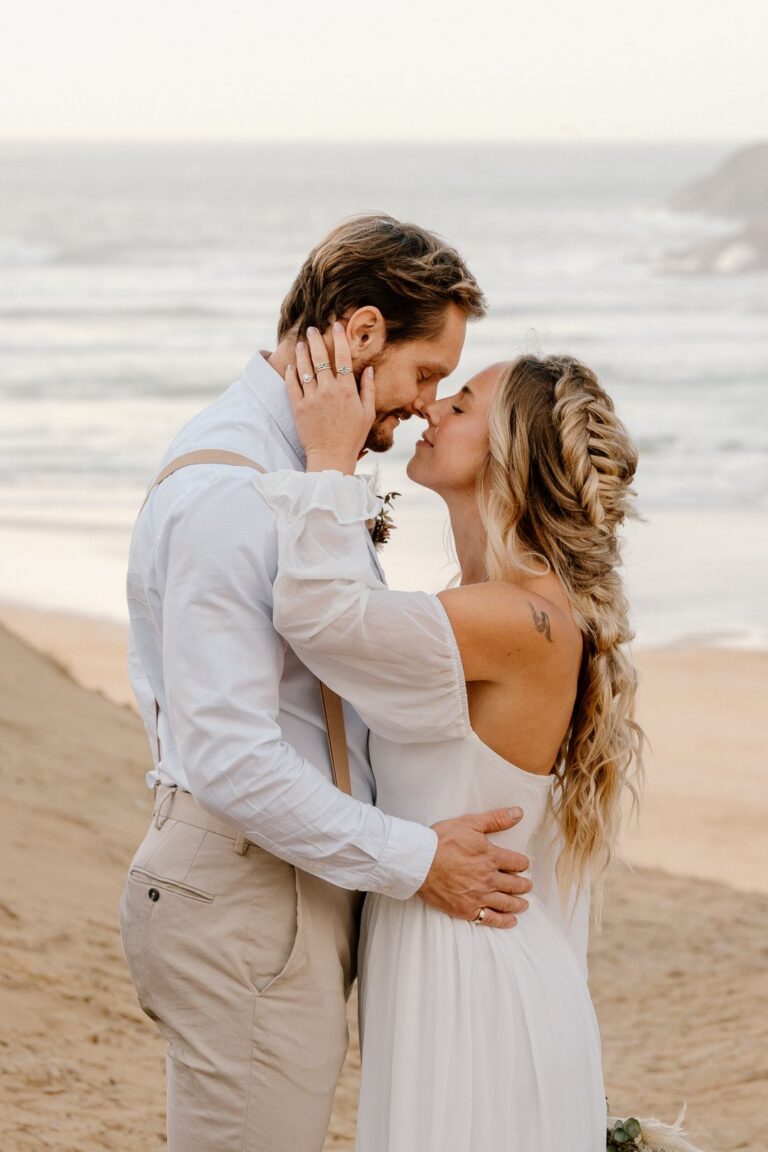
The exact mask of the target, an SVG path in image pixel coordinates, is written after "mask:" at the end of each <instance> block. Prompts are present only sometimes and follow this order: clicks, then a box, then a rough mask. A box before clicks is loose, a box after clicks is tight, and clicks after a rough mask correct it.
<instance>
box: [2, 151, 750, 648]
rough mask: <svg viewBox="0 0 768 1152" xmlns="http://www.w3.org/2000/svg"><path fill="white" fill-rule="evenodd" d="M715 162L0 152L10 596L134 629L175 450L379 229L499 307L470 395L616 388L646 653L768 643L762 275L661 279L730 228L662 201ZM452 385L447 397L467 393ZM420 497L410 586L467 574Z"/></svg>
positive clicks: (395, 543)
mask: <svg viewBox="0 0 768 1152" xmlns="http://www.w3.org/2000/svg"><path fill="white" fill-rule="evenodd" d="M728 151H729V149H728V148H727V147H725V146H723V145H711V146H703V145H695V146H693V145H691V146H680V145H674V146H671V145H664V146H655V145H642V146H635V145H633V146H607V145H601V146H584V145H562V146H551V145H548V146H546V147H545V146H513V145H509V146H498V145H493V146H490V145H488V146H482V147H480V146H478V147H470V146H453V147H448V146H434V147H424V146H421V145H419V146H418V147H416V146H414V147H398V146H387V147H379V148H364V147H352V146H344V147H341V146H339V147H318V146H313V147H296V146H291V147H277V146H269V147H265V146H257V145H248V146H246V145H208V146H206V145H188V144H183V145H182V144H177V145H161V144H152V145H138V144H136V145H124V144H121V145H119V146H117V145H105V144H99V145H96V144H93V145H67V146H64V145H40V144H36V145H3V146H2V147H0V402H1V405H2V419H1V420H0V598H6V599H13V600H17V601H22V602H26V603H31V604H38V605H42V606H47V607H59V608H67V609H73V610H78V611H86V612H92V613H96V614H100V615H107V616H113V617H116V618H125V614H126V613H125V606H124V568H125V559H126V554H127V547H128V540H129V536H130V529H131V525H132V522H133V518H134V516H135V514H136V511H137V509H138V506H139V504H140V503H141V499H142V495H143V491H144V489H145V487H146V485H147V483H148V482H149V480H150V479H151V478H152V475H153V474H154V472H155V469H156V464H157V461H158V459H159V458H160V456H161V454H162V452H163V451H164V449H165V446H166V444H167V442H168V440H169V439H170V437H171V436H172V435H173V433H174V432H175V431H176V429H177V428H178V427H179V426H180V425H181V424H182V423H183V422H184V421H186V420H187V419H188V418H189V417H190V416H191V415H192V414H193V413H194V412H196V411H197V410H198V409H199V408H201V407H203V406H204V405H205V404H206V403H207V402H208V401H209V400H210V399H212V398H213V397H215V396H216V395H217V394H218V393H219V392H221V391H222V390H223V389H224V388H225V387H226V386H227V385H228V384H229V383H230V382H231V381H232V380H233V379H235V378H236V377H237V376H238V375H239V373H240V371H241V369H242V366H243V365H244V363H245V362H246V361H247V359H248V358H249V357H250V355H251V354H252V353H253V352H254V351H255V350H256V349H258V348H264V347H271V346H272V345H273V343H274V327H275V320H276V317H277V312H278V308H279V304H280V301H281V299H282V296H283V295H284V293H285V291H286V289H287V288H288V286H289V285H290V282H291V280H292V278H293V276H294V274H295V272H296V270H297V268H298V266H299V264H300V262H301V260H302V258H303V256H304V255H305V253H306V251H307V249H308V248H309V247H310V246H311V245H312V244H313V243H314V242H315V241H316V240H317V239H318V238H319V237H320V236H321V235H322V234H323V233H324V232H325V231H326V230H327V228H329V227H330V226H331V225H332V224H333V223H335V222H336V221H337V220H338V219H340V218H341V217H343V216H345V215H348V214H350V213H352V212H358V211H367V210H374V209H378V210H384V211H388V212H391V213H394V214H395V215H399V216H401V217H404V218H411V219H415V220H417V221H418V222H420V223H422V224H424V225H426V226H428V227H431V228H434V229H435V230H437V231H439V232H441V233H442V234H444V235H445V236H447V237H448V238H449V239H450V240H451V241H452V242H453V243H455V244H456V245H457V246H458V247H459V248H460V249H461V250H462V252H463V253H464V255H465V256H466V258H467V260H468V261H469V263H470V266H471V267H472V268H473V270H474V272H475V274H476V275H477V277H478V279H479V280H480V282H481V284H482V285H483V287H484V288H485V290H486V292H487V295H488V297H489V300H490V305H491V311H490V315H489V317H488V319H487V320H485V321H484V322H482V323H481V324H478V325H473V326H472V327H471V328H470V332H469V336H468V339H467V344H466V348H465V354H464V357H463V360H462V364H461V367H460V369H459V371H458V372H457V373H456V377H455V380H463V379H466V378H468V377H469V376H471V375H472V374H473V373H474V372H476V371H477V370H478V369H479V368H481V367H482V366H484V365H485V364H488V363H489V362H491V361H493V360H497V359H500V358H508V357H510V356H512V355H514V354H516V353H517V352H519V351H523V350H534V351H539V352H551V351H569V352H573V353H575V354H577V355H579V356H581V357H583V358H584V359H585V360H586V361H587V362H588V363H589V364H591V365H592V366H593V367H594V368H595V369H596V370H597V371H598V373H599V374H600V375H601V377H602V379H603V381H604V382H605V384H606V385H607V386H608V388H609V390H610V391H611V393H612V395H613V396H614V398H615V401H616V404H617V407H618V409H619V412H620V414H621V415H622V416H623V418H624V420H625V421H626V423H627V424H628V425H629V427H630V429H631V431H632V432H633V434H634V436H635V437H636V440H637V442H638V444H639V447H640V452H641V465H640V469H639V472H638V477H637V491H638V508H639V511H640V512H641V514H642V516H643V521H642V522H638V523H634V524H632V525H631V526H630V527H629V528H628V530H627V534H626V536H627V538H626V552H625V557H626V578H627V582H628V585H629V589H630V594H631V598H632V604H633V616H634V624H635V628H636V631H637V638H638V642H639V643H640V644H646V645H648V644H666V643H674V642H680V641H684V642H690V643H714V644H726V645H735V646H760V647H764V646H766V645H768V610H767V609H766V597H765V578H764V572H765V571H766V566H767V562H768V532H767V531H766V529H767V527H768V276H761V275H756V274H755V275H747V276H739V277H726V276H720V277H716V276H713V277H710V276H695V277H694V276H690V277H681V276H673V275H667V274H665V272H664V266H665V259H666V257H667V256H668V254H669V253H670V252H674V251H677V250H680V249H684V248H686V247H687V246H689V245H695V244H696V243H699V242H701V241H702V240H703V239H705V238H706V237H708V236H710V235H712V234H714V233H717V232H718V231H723V230H724V229H727V228H728V227H732V226H729V225H727V224H725V223H723V222H717V221H711V220H704V219H700V218H695V217H685V216H678V215H674V214H672V213H670V212H669V211H668V210H667V209H666V208H665V203H666V201H667V198H668V197H669V195H670V194H671V193H672V192H673V191H674V190H675V189H676V188H678V187H679V186H680V185H681V184H683V183H685V182H686V181H688V180H689V179H692V178H694V177H696V176H698V175H700V174H702V173H704V172H706V171H708V170H710V169H711V168H712V166H713V165H715V164H716V163H718V162H719V161H720V160H721V159H722V158H723V157H724V156H725V155H726V154H727V153H728ZM454 383H455V381H453V380H452V381H451V382H448V383H447V384H446V385H445V387H446V388H449V387H452V386H453V384H454ZM411 424H412V425H413V426H409V425H407V424H406V425H404V426H403V427H402V428H401V430H400V432H399V438H398V441H397V445H396V447H395V449H394V451H393V452H392V453H390V454H389V455H388V456H387V457H382V458H380V460H379V467H380V471H381V482H382V484H383V485H385V486H386V487H387V488H388V489H389V488H396V489H398V490H400V491H401V492H402V496H401V498H400V500H399V501H398V503H397V506H396V519H397V522H398V525H399V527H398V531H397V532H396V533H395V534H394V535H393V537H392V540H391V542H390V543H389V544H388V545H387V547H386V550H385V552H384V554H383V560H384V563H385V567H386V568H387V571H388V574H389V576H390V580H391V582H392V583H393V585H396V586H400V587H411V588H413V587H428V588H430V589H436V588H438V587H440V586H441V585H442V584H444V583H445V582H446V581H447V579H448V578H449V577H450V575H451V573H452V571H453V569H452V566H451V564H450V562H449V561H448V559H447V557H446V549H445V522H446V518H445V515H444V512H443V510H442V506H441V504H440V502H439V501H438V500H437V499H436V498H435V497H434V496H432V495H431V494H430V493H427V492H424V491H422V490H420V489H418V488H416V487H415V486H414V485H411V484H410V483H409V482H407V481H406V480H405V479H404V478H403V474H402V469H403V466H404V463H405V461H406V460H407V458H408V456H409V455H410V453H411V450H412V445H413V442H414V440H415V439H416V438H417V436H418V429H417V428H416V427H415V424H416V422H414V421H412V422H411Z"/></svg>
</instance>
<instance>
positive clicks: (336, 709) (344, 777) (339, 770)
mask: <svg viewBox="0 0 768 1152" xmlns="http://www.w3.org/2000/svg"><path fill="white" fill-rule="evenodd" d="M189 464H232V465H235V466H238V467H241V468H255V469H256V471H257V472H266V468H263V467H262V466H261V464H257V463H256V461H255V460H250V459H249V458H248V457H247V456H241V455H240V453H239V452H225V451H224V450H223V449H221V450H220V449H218V448H201V449H200V450H199V451H197V452H187V453H185V455H183V456H177V457H176V459H175V460H171V462H170V464H166V466H165V468H163V470H162V472H160V473H159V475H158V476H156V477H155V479H154V480H153V481H152V483H151V484H150V486H149V488H148V489H147V494H146V496H145V497H144V504H146V502H147V500H149V497H150V493H151V492H152V490H153V489H154V488H156V487H157V485H158V484H162V482H163V480H165V479H166V478H167V477H168V476H171V475H173V473H174V472H176V471H177V470H178V469H179V468H186V467H187V465H189ZM144 504H142V506H141V508H143V507H144ZM141 508H140V509H139V511H141ZM320 693H321V696H322V700H323V715H324V717H325V731H326V734H327V736H328V751H329V752H330V756H331V771H332V772H333V782H334V784H335V785H336V787H337V788H338V789H340V791H342V792H346V793H347V795H348V796H351V795H352V782H351V780H350V775H349V754H348V752H347V731H346V727H345V725H344V709H343V707H342V703H341V697H340V696H337V694H336V693H335V692H333V691H332V690H331V689H330V688H329V687H328V685H327V684H323V683H321V684H320ZM159 716H160V705H159V704H158V702H157V700H155V725H156V726H157V721H158V719H159ZM157 752H158V757H159V755H160V740H159V738H158V742H157Z"/></svg>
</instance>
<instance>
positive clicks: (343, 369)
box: [339, 364, 352, 376]
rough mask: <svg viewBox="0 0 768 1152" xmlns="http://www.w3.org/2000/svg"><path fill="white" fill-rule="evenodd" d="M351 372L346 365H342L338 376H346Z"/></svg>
mask: <svg viewBox="0 0 768 1152" xmlns="http://www.w3.org/2000/svg"><path fill="white" fill-rule="evenodd" d="M351 371H352V369H351V368H348V367H347V365H346V364H344V365H343V366H342V367H341V368H339V375H340V376H348V375H349V373H350V372H351Z"/></svg>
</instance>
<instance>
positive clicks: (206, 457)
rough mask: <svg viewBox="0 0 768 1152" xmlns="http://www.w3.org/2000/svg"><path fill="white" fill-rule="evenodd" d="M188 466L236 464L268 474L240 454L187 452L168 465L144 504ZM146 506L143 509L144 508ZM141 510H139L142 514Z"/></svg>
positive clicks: (204, 450) (148, 490)
mask: <svg viewBox="0 0 768 1152" xmlns="http://www.w3.org/2000/svg"><path fill="white" fill-rule="evenodd" d="M188 464H234V465H236V466H239V467H241V468H255V469H256V471H257V472H266V468H262V466H261V464H257V463H256V461H255V460H249V459H248V457H247V456H241V455H240V453H239V452H225V451H224V450H223V449H222V450H220V449H218V448H201V449H200V450H199V451H198V452H186V453H185V454H184V455H183V456H177V457H176V459H175V460H171V462H170V464H166V466H165V468H163V470H162V472H161V473H160V474H159V475H158V476H156V477H155V479H154V480H153V481H152V483H151V484H150V486H149V488H148V489H147V494H146V496H145V497H144V504H146V502H147V500H149V497H150V493H151V492H152V489H153V488H156V487H157V485H158V484H162V482H163V480H165V479H167V477H168V476H171V475H173V473H174V472H176V471H178V469H179V468H186V467H187V465H188ZM144 504H142V506H141V508H143V507H144ZM141 508H140V509H139V511H140V512H141Z"/></svg>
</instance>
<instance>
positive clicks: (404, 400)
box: [365, 304, 467, 452]
mask: <svg viewBox="0 0 768 1152" xmlns="http://www.w3.org/2000/svg"><path fill="white" fill-rule="evenodd" d="M466 331H467V318H466V315H465V314H464V312H463V311H462V310H461V308H459V307H458V305H456V304H449V305H448V306H447V308H446V310H445V323H444V324H443V327H442V329H441V330H440V331H439V332H438V334H437V335H436V336H432V337H430V338H429V339H428V340H407V341H404V342H403V343H402V344H385V345H384V347H383V348H382V350H381V352H379V354H378V355H377V356H372V357H371V359H370V361H369V362H370V363H371V364H373V367H374V371H375V387H376V420H375V421H374V424H373V427H372V428H371V431H370V432H369V434H368V439H367V440H366V442H365V446H366V448H369V449H370V450H371V451H372V452H386V451H387V450H388V449H389V448H391V447H392V444H393V442H394V434H395V429H396V428H397V426H398V424H399V423H400V421H401V420H407V419H408V418H409V417H410V416H412V415H414V413H415V414H417V415H418V414H419V408H420V407H421V405H422V404H431V403H432V402H433V401H434V399H435V396H436V394H437V386H438V384H439V383H440V381H441V380H442V379H443V378H444V377H445V376H450V374H451V373H452V372H453V371H454V370H455V368H456V367H457V365H458V363H459V359H460V357H461V350H462V348H463V347H464V337H465V335H466Z"/></svg>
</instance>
